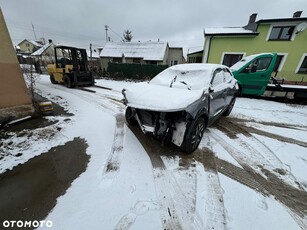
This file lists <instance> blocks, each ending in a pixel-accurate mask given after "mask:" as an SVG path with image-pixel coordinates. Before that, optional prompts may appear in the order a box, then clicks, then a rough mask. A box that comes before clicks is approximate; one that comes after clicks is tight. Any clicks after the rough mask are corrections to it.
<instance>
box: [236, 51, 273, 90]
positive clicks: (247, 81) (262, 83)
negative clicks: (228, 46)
mask: <svg viewBox="0 0 307 230" xmlns="http://www.w3.org/2000/svg"><path fill="white" fill-rule="evenodd" d="M272 59H273V57H272V55H270V56H262V57H259V58H256V59H255V60H253V61H252V62H251V63H249V65H248V66H246V67H245V68H244V69H243V70H242V71H241V72H240V73H239V74H238V76H237V80H238V81H239V82H241V84H242V93H243V94H255V95H262V94H263V93H264V91H265V88H266V86H267V83H268V81H269V79H270V77H271V74H272V68H273V67H272V66H273V65H272V64H273V62H272Z"/></svg>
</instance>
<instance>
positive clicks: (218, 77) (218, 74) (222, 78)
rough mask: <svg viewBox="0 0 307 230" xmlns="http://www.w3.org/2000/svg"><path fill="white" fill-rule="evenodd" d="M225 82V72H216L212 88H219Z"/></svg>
mask: <svg viewBox="0 0 307 230" xmlns="http://www.w3.org/2000/svg"><path fill="white" fill-rule="evenodd" d="M224 82H225V76H224V71H223V70H222V69H221V68H219V69H217V70H215V72H214V75H213V79H212V81H211V85H212V87H213V88H214V87H217V86H218V85H221V84H222V83H224Z"/></svg>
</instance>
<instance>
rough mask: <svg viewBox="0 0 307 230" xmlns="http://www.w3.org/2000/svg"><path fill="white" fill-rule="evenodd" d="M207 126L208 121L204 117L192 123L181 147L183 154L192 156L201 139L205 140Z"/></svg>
mask: <svg viewBox="0 0 307 230" xmlns="http://www.w3.org/2000/svg"><path fill="white" fill-rule="evenodd" d="M206 125H207V123H206V120H205V119H204V118H203V117H200V118H198V119H197V120H195V121H193V122H192V123H191V125H190V126H189V128H188V130H187V133H186V135H185V138H184V141H183V143H182V145H181V149H182V151H183V152H185V153H188V154H190V153H192V152H194V151H195V150H196V149H197V147H198V146H199V143H200V141H201V139H202V138H203V135H204V132H205V129H206Z"/></svg>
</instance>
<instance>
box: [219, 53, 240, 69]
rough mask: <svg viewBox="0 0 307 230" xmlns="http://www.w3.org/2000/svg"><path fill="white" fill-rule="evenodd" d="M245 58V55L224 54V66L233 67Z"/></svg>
mask: <svg viewBox="0 0 307 230" xmlns="http://www.w3.org/2000/svg"><path fill="white" fill-rule="evenodd" d="M242 58H243V54H229V53H228V54H224V57H223V61H222V64H223V65H226V66H228V67H230V66H233V65H234V64H236V63H237V62H238V61H240V60H241V59H242Z"/></svg>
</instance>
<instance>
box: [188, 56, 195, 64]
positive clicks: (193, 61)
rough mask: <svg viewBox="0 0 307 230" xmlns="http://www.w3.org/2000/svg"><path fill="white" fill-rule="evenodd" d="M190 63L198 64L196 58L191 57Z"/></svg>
mask: <svg viewBox="0 0 307 230" xmlns="http://www.w3.org/2000/svg"><path fill="white" fill-rule="evenodd" d="M188 62H189V63H195V62H196V57H189V61H188Z"/></svg>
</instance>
